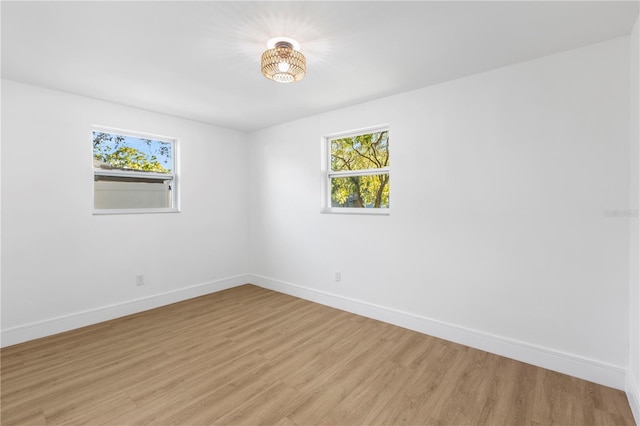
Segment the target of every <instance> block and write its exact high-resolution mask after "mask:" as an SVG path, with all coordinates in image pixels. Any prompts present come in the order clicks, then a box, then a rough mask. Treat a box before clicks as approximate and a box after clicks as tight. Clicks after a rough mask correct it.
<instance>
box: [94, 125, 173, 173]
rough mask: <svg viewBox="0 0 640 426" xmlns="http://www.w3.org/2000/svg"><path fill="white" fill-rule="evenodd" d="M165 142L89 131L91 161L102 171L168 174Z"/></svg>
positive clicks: (167, 147) (168, 160)
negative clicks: (116, 170)
mask: <svg viewBox="0 0 640 426" xmlns="http://www.w3.org/2000/svg"><path fill="white" fill-rule="evenodd" d="M171 155H172V150H171V144H170V143H169V142H162V141H156V140H151V139H141V138H134V137H129V136H122V135H117V134H113V133H106V132H93V159H94V160H95V161H94V163H96V162H97V164H96V167H97V168H102V169H119V170H135V171H141V172H154V173H171V164H172V160H171Z"/></svg>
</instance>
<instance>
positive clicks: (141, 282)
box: [136, 275, 144, 285]
mask: <svg viewBox="0 0 640 426" xmlns="http://www.w3.org/2000/svg"><path fill="white" fill-rule="evenodd" d="M136 285H144V275H136Z"/></svg>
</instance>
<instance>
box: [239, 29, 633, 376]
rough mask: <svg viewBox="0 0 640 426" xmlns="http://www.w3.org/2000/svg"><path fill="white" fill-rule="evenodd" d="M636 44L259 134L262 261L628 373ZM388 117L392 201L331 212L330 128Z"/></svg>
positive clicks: (256, 167)
mask: <svg viewBox="0 0 640 426" xmlns="http://www.w3.org/2000/svg"><path fill="white" fill-rule="evenodd" d="M628 52H629V37H623V38H619V39H614V40H611V41H607V42H603V43H600V44H596V45H592V46H589V47H585V48H581V49H577V50H572V51H568V52H565V53H561V54H557V55H553V56H549V57H544V58H540V59H537V60H534V61H530V62H526V63H521V64H517V65H513V66H509V67H506V68H501V69H498V70H494V71H491V72H487V73H484V74H481V75H476V76H472V77H469V78H464V79H460V80H456V81H452V82H448V83H445V84H440V85H437V86H433V87H428V88H424V89H421V90H416V91H411V92H408V93H405V94H401V95H397V96H392V97H388V98H384V99H380V100H377V101H374V102H369V103H365V104H361V105H358V106H354V107H350V108H345V109H341V110H337V111H333V112H330V113H326V114H322V115H318V116H313V117H310V118H306V119H302V120H298V121H295V122H291V123H288V124H284V125H280V126H276V127H272V128H267V129H264V130H261V131H257V132H254V133H252V134H250V135H249V166H250V167H249V168H250V171H249V174H250V182H251V185H250V193H249V204H250V215H249V224H250V225H249V226H250V228H249V235H250V245H249V246H250V251H249V253H250V260H249V269H250V271H251V272H252V273H253V274H255V275H256V276H259V277H263V278H265V279H271V280H274V281H278V282H284V283H292V284H295V285H297V286H301V287H302V288H305V289H309V290H313V291H319V292H325V293H328V294H334V295H337V296H340V297H344V298H348V299H350V300H358V301H362V302H364V303H367V304H372V305H376V306H382V307H384V308H388V309H391V310H398V311H402V312H407V313H411V314H415V315H418V316H421V317H426V318H431V319H434V320H436V321H440V322H443V323H446V324H451V325H454V326H459V327H464V328H466V329H472V330H478V331H480V332H482V333H485V334H490V335H495V336H498V337H500V338H501V339H507V340H512V341H514V342H515V341H517V342H523V343H525V344H527V345H533V346H535V347H539V348H548V349H549V350H550V351H553V352H555V353H558V354H570V355H573V356H576V357H579V358H581V359H584V360H585V361H586V362H594V363H596V364H598V365H600V366H605V367H606V368H608V367H609V366H610V367H612V368H614V369H619V370H622V371H623V370H624V368H625V366H626V365H627V344H628V333H629V331H628V310H629V302H628V288H629V285H628V282H629V272H628V271H629V252H628V250H629V235H628V234H629V231H628V218H626V217H617V214H618V213H617V212H623V211H625V210H626V209H627V208H628V207H627V206H628V200H629V161H628V153H629V148H628V147H629V144H628V141H629V62H628V60H629V53H628ZM384 123H388V124H389V125H390V140H391V156H392V157H391V168H392V172H391V173H392V175H391V215H389V216H361V215H331V214H321V213H320V207H321V200H320V188H321V179H322V177H321V174H320V161H321V160H320V140H321V137H322V136H323V135H327V134H331V133H335V132H340V131H346V130H351V129H357V128H363V127H367V126H372V125H378V124H384ZM621 214H622V213H621ZM611 216H615V217H611ZM336 271H340V272H341V273H342V282H341V283H335V282H334V280H333V277H334V272H336Z"/></svg>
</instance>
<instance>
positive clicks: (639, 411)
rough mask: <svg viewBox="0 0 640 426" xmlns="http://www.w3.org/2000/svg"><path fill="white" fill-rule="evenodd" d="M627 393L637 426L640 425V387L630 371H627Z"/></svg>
mask: <svg viewBox="0 0 640 426" xmlns="http://www.w3.org/2000/svg"><path fill="white" fill-rule="evenodd" d="M625 392H626V393H627V399H628V400H629V405H630V406H631V411H632V412H633V417H634V418H635V419H636V424H638V425H640V387H639V386H638V382H636V380H635V379H634V378H633V376H632V375H631V371H629V370H627V383H626V386H625Z"/></svg>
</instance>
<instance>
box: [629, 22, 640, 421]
mask: <svg viewBox="0 0 640 426" xmlns="http://www.w3.org/2000/svg"><path fill="white" fill-rule="evenodd" d="M639 27H640V19H639V20H637V21H636V24H635V27H634V28H633V32H632V33H631V44H630V59H631V67H630V75H631V90H630V93H631V111H630V115H629V116H630V117H631V123H630V124H631V126H630V142H631V145H630V147H631V149H630V155H629V159H630V161H629V162H630V169H631V179H630V187H629V211H630V224H629V373H628V377H627V394H628V395H629V402H630V404H631V408H632V410H633V414H634V416H635V418H636V422H637V423H639V424H640V273H639V272H640V265H639V262H640V250H639V247H638V246H639V241H640V227H639V226H638V209H639V208H640V207H639V206H640V203H639V201H638V199H639V198H640V165H639V163H640V146H639V145H640V123H639V119H640V108H639V107H638V104H639V103H640V81H639V80H640V28H639Z"/></svg>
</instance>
